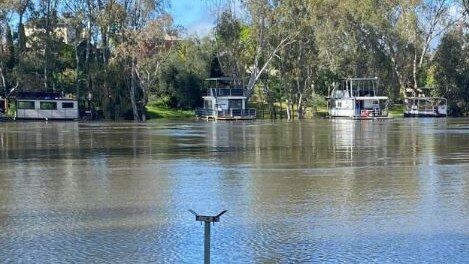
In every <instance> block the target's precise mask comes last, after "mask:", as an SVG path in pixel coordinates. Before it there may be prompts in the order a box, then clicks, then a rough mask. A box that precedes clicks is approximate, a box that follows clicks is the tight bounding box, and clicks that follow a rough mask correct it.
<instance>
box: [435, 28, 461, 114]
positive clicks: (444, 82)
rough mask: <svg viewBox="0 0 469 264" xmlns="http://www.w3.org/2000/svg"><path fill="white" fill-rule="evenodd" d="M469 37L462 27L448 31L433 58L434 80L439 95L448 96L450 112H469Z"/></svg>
mask: <svg viewBox="0 0 469 264" xmlns="http://www.w3.org/2000/svg"><path fill="white" fill-rule="evenodd" d="M468 43H469V38H468V36H467V35H465V34H464V33H463V30H462V28H457V29H455V30H453V31H450V32H448V33H446V34H445V35H444V36H443V38H442V40H441V43H440V45H439V46H438V48H437V50H436V53H435V57H434V60H433V63H434V67H433V68H432V74H431V75H432V76H433V82H434V83H435V88H436V92H437V95H439V96H443V97H446V98H447V99H448V102H449V114H450V115H456V116H457V115H461V114H466V115H467V113H469V60H468V59H467V58H468V57H469V48H468V45H467V44H468Z"/></svg>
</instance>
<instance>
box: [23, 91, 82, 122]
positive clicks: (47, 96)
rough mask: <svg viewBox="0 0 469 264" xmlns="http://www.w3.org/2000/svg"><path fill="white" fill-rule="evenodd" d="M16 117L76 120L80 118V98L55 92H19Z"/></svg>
mask: <svg viewBox="0 0 469 264" xmlns="http://www.w3.org/2000/svg"><path fill="white" fill-rule="evenodd" d="M15 103H16V114H15V119H29V120H54V119H56V120H74V119H78V118H79V112H78V100H76V99H75V98H67V97H64V96H62V95H61V93H53V92H18V93H17V94H16V96H15Z"/></svg>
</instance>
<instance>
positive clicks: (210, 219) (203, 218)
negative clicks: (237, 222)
mask: <svg viewBox="0 0 469 264" xmlns="http://www.w3.org/2000/svg"><path fill="white" fill-rule="evenodd" d="M226 211H227V210H224V211H222V212H221V213H219V214H218V215H199V214H198V213H196V212H194V211H193V210H191V209H189V212H191V213H192V214H193V215H195V221H200V222H204V223H205V234H204V264H210V223H215V222H220V216H221V215H222V214H224V213H226Z"/></svg>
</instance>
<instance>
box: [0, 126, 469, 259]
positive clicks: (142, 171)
mask: <svg viewBox="0 0 469 264" xmlns="http://www.w3.org/2000/svg"><path fill="white" fill-rule="evenodd" d="M0 149H1V151H0V263H202V262H203V257H204V254H203V237H204V225H203V224H201V223H199V222H196V221H195V217H194V216H193V215H192V214H191V213H190V212H188V209H192V210H194V211H196V212H198V213H200V214H206V215H215V214H218V213H219V212H221V211H222V210H228V212H227V213H226V214H224V215H223V216H222V217H221V218H220V222H219V223H216V224H215V225H214V226H212V228H211V231H212V236H211V243H212V247H211V260H212V263H469V119H451V118H448V119H404V118H395V119H390V120H374V121H369V120H367V121H352V120H325V119H315V120H303V121H290V122H289V121H270V120H256V121H249V122H206V121H195V120H185V121H157V122H156V121H155V122H147V123H132V122H129V123H124V122H122V123H101V122H96V123H91V122H3V123H1V122H0Z"/></svg>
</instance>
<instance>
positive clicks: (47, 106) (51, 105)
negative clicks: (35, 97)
mask: <svg viewBox="0 0 469 264" xmlns="http://www.w3.org/2000/svg"><path fill="white" fill-rule="evenodd" d="M39 108H40V109H41V110H57V102H40V104H39Z"/></svg>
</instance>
